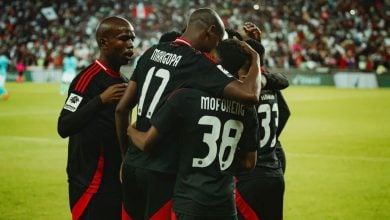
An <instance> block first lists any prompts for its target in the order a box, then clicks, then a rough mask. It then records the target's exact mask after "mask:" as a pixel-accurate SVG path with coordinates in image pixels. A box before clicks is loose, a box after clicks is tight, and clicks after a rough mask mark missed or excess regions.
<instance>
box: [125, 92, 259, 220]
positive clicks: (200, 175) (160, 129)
mask: <svg viewBox="0 0 390 220" xmlns="http://www.w3.org/2000/svg"><path fill="white" fill-rule="evenodd" d="M257 122H258V120H257V117H256V110H255V109H254V108H253V107H246V106H244V105H243V104H241V103H239V102H236V101H233V100H229V99H222V98H217V97H214V96H211V95H210V94H209V93H206V92H203V91H200V90H195V89H187V88H184V89H178V90H176V91H174V92H173V93H172V94H171V95H170V96H169V97H168V98H167V99H166V101H165V102H164V103H163V104H162V107H161V108H160V109H159V110H158V111H157V112H156V113H155V114H154V115H153V117H152V119H151V124H152V127H151V128H150V129H149V130H148V131H147V132H139V131H138V130H136V129H134V128H132V127H131V126H130V127H129V129H128V134H129V135H130V136H131V138H132V140H133V142H134V144H135V145H136V146H137V147H139V148H140V149H142V150H146V151H151V150H152V149H153V148H152V147H155V148H157V147H165V146H163V145H160V144H157V146H156V143H157V142H158V141H163V140H166V139H168V137H170V136H171V135H172V134H173V135H174V137H175V138H172V139H168V140H166V141H169V142H170V143H169V144H171V145H173V146H176V147H177V148H178V153H179V155H180V156H179V170H178V174H177V178H176V185H175V188H174V194H173V209H174V215H175V217H174V219H178V220H208V219H209V220H211V219H213V220H214V219H220V220H230V219H231V220H234V219H236V218H237V217H236V214H237V213H236V207H235V200H234V178H233V172H234V166H232V164H233V161H234V158H235V155H236V158H237V160H236V161H237V163H238V167H237V168H241V169H243V170H250V169H252V168H253V167H254V165H255V163H256V162H255V161H256V159H255V158H256V147H257V142H258V137H257V135H258V131H257V129H258V123H257ZM237 149H239V151H238V153H236V150H237ZM237 155H238V156H237Z"/></svg>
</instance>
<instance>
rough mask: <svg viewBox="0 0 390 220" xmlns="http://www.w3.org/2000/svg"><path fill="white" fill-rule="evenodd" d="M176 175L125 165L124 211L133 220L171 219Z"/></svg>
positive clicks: (123, 181) (123, 176)
mask: <svg viewBox="0 0 390 220" xmlns="http://www.w3.org/2000/svg"><path fill="white" fill-rule="evenodd" d="M175 181H176V175H173V174H166V173H161V172H156V171H151V170H147V169H143V168H139V167H133V166H131V165H126V164H124V165H123V170H122V191H123V203H124V209H125V211H126V212H127V214H128V215H129V216H130V217H132V218H133V220H143V219H150V220H154V219H155V220H165V219H168V220H169V219H170V217H171V210H172V195H173V187H174V185H175Z"/></svg>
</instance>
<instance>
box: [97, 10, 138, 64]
mask: <svg viewBox="0 0 390 220" xmlns="http://www.w3.org/2000/svg"><path fill="white" fill-rule="evenodd" d="M134 38H135V33H134V27H133V25H131V23H130V22H129V21H128V20H126V19H124V18H121V17H107V18H105V19H103V20H102V21H101V22H100V24H99V25H98V27H97V29H96V41H97V44H98V46H99V49H100V58H101V59H104V60H106V61H107V62H109V63H110V65H114V66H121V65H125V64H127V63H128V62H129V60H130V58H131V57H132V55H133V48H134V45H133V40H134Z"/></svg>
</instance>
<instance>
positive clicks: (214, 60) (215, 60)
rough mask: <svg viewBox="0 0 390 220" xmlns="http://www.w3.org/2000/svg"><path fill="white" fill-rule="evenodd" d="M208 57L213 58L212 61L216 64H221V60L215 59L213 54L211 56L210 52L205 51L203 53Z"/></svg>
mask: <svg viewBox="0 0 390 220" xmlns="http://www.w3.org/2000/svg"><path fill="white" fill-rule="evenodd" d="M202 54H203V55H204V56H205V57H206V58H207V59H209V60H211V62H213V63H215V64H219V61H218V60H217V59H215V58H214V57H213V56H211V55H210V54H209V53H206V52H203V53H202Z"/></svg>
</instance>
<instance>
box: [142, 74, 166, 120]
mask: <svg viewBox="0 0 390 220" xmlns="http://www.w3.org/2000/svg"><path fill="white" fill-rule="evenodd" d="M155 69H156V67H152V68H150V69H149V71H148V73H147V74H146V79H145V82H144V85H143V86H142V91H141V97H140V99H139V103H138V111H137V113H138V115H139V116H141V114H142V109H143V107H144V102H145V96H146V94H147V92H148V89H149V86H150V82H151V81H152V78H153V76H155V77H158V78H161V79H162V80H161V84H160V86H159V87H158V89H157V91H156V92H155V93H154V96H153V99H152V102H151V103H150V106H149V108H148V111H147V112H146V117H147V118H151V117H152V115H153V112H154V109H155V108H156V105H157V103H158V102H159V101H160V98H161V95H162V93H163V92H164V90H165V87H166V86H167V84H168V81H169V77H170V73H169V71H168V70H166V69H158V70H157V71H156V72H155V71H154V70H155Z"/></svg>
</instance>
